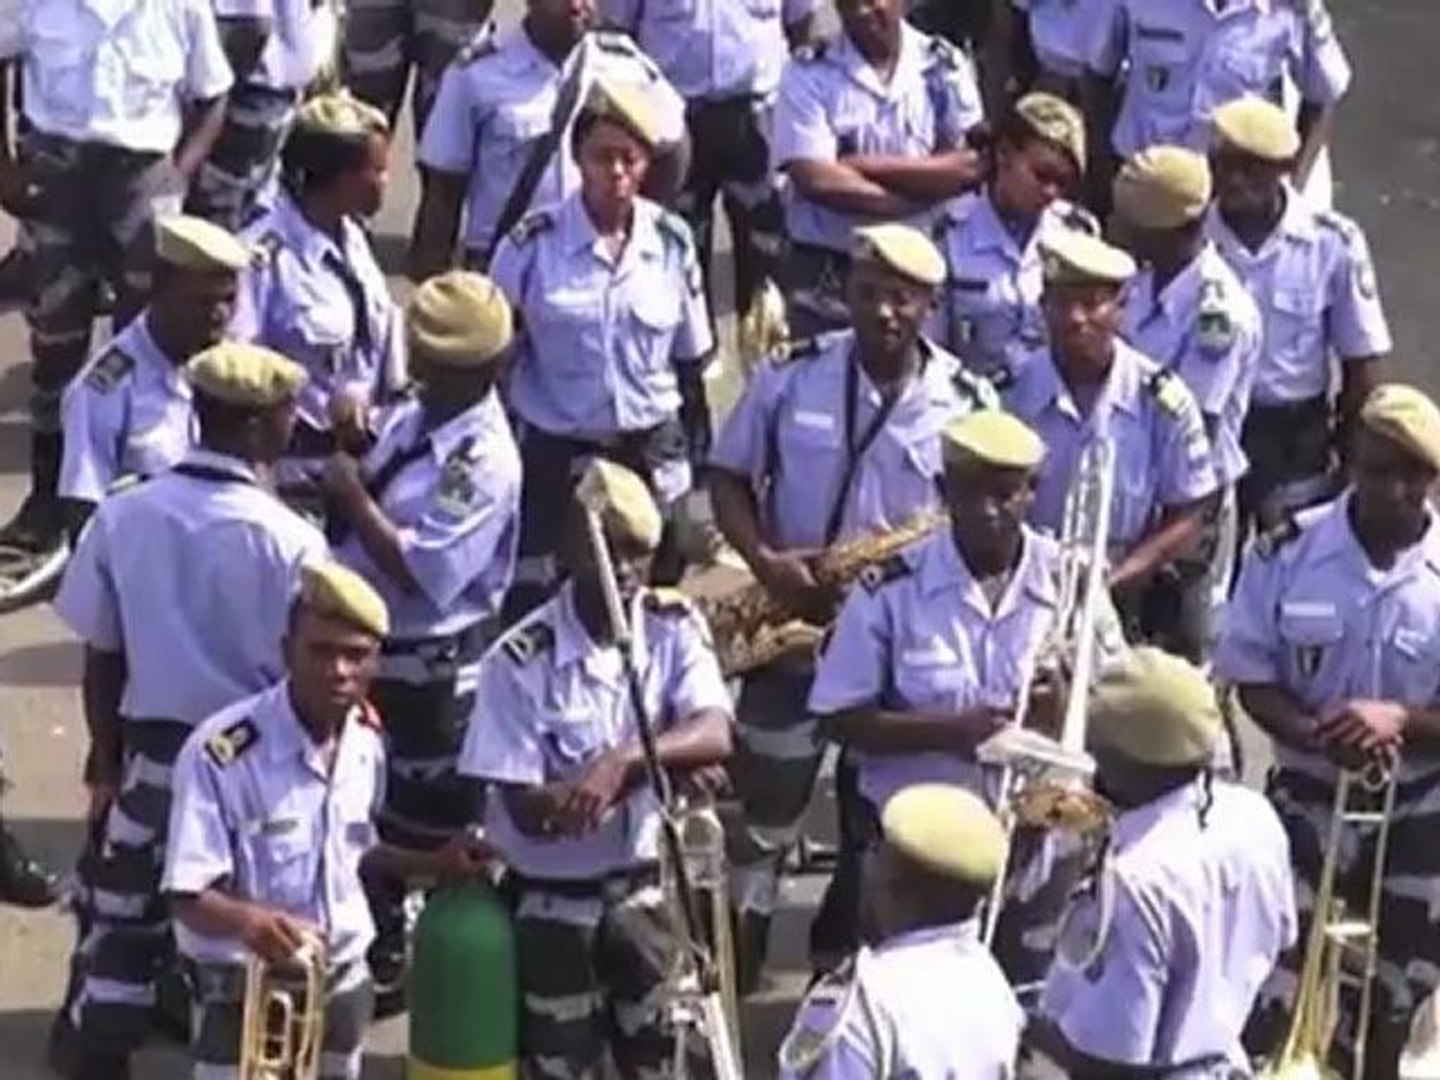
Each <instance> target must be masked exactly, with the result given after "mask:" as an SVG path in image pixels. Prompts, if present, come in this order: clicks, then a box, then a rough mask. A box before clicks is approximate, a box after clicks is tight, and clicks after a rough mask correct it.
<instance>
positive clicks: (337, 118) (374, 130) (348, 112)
mask: <svg viewBox="0 0 1440 1080" xmlns="http://www.w3.org/2000/svg"><path fill="white" fill-rule="evenodd" d="M295 128H296V129H297V130H299V131H310V132H316V133H318V134H322V135H377V134H378V135H386V134H389V132H390V121H389V120H387V119H386V117H385V114H384V113H383V112H381V111H380V110H379V109H377V108H375V106H373V105H369V104H367V103H366V102H363V101H361V100H360V99H359V98H357V97H354V96H352V95H351V94H350V92H349V91H348V90H339V91H336V92H334V93H330V94H320V95H318V96H316V97H313V98H311V99H310V100H309V101H307V102H305V104H303V105H301V106H300V109H299V111H298V112H296V114H295Z"/></svg>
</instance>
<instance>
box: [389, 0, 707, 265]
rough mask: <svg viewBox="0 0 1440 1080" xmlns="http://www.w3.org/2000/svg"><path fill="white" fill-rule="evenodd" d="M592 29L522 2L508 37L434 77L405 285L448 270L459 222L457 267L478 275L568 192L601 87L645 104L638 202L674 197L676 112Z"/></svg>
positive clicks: (572, 11) (541, 1)
mask: <svg viewBox="0 0 1440 1080" xmlns="http://www.w3.org/2000/svg"><path fill="white" fill-rule="evenodd" d="M595 17H596V8H595V0H528V2H527V4H526V9H525V17H524V19H523V20H521V22H520V23H519V24H518V25H517V26H514V27H511V28H509V29H507V30H505V31H503V32H500V33H498V34H494V35H490V36H487V37H485V38H483V39H477V41H476V42H475V43H474V44H473V45H472V46H471V47H470V48H468V49H466V50H465V51H464V52H463V53H461V54H460V56H459V57H458V58H457V60H456V62H455V63H454V64H453V65H451V67H450V68H449V69H448V70H447V71H446V72H445V77H444V79H443V80H442V82H441V84H440V93H439V95H438V96H437V97H436V99H435V109H434V112H433V114H432V117H433V118H432V120H431V121H430V122H428V123H427V124H426V126H425V128H424V132H423V137H422V138H421V140H420V145H419V149H418V150H417V153H416V156H417V158H418V160H419V162H420V164H421V165H422V166H424V169H425V174H426V181H425V186H424V190H423V191H422V193H421V201H420V209H419V210H418V212H417V214H416V218H415V234H414V238H413V240H412V242H411V248H410V276H411V277H412V278H413V279H415V280H416V281H423V280H424V279H425V278H427V277H429V276H430V275H432V274H438V273H439V272H440V271H441V270H444V269H445V268H446V267H448V266H449V265H450V264H451V260H452V256H453V254H454V249H455V245H456V235H457V233H458V232H460V226H461V220H462V217H463V220H464V232H463V236H462V238H461V247H462V249H463V261H464V264H465V265H466V266H468V267H470V268H471V269H475V270H484V269H486V268H487V267H488V266H489V264H490V262H491V260H492V258H493V257H494V253H495V248H496V247H497V245H498V244H499V243H500V241H501V239H503V237H504V235H505V233H507V232H508V231H509V230H510V229H511V228H512V227H514V226H515V225H516V224H518V223H519V221H520V220H521V219H522V218H524V217H525V216H526V215H527V214H528V213H529V212H530V211H531V210H534V209H538V208H541V207H545V206H549V205H550V204H552V203H557V202H559V201H561V200H562V199H564V198H567V197H568V196H570V195H573V194H574V193H575V192H576V191H578V190H579V188H580V185H581V173H580V169H579V165H578V163H577V161H576V160H575V157H574V155H573V153H572V146H573V144H574V140H573V138H572V137H571V129H572V126H573V123H574V120H575V116H576V114H577V112H578V108H579V106H580V105H582V104H583V103H584V101H585V99H586V97H587V96H588V94H589V91H590V88H591V86H592V85H593V82H594V80H595V79H596V78H598V77H600V76H602V75H603V76H604V77H606V78H608V79H612V80H615V81H617V82H626V83H632V84H634V85H636V86H641V87H644V88H645V90H646V93H647V94H648V95H649V96H650V97H651V99H652V102H651V104H652V107H653V108H654V111H655V112H656V120H657V144H658V145H657V148H656V153H655V155H654V158H655V160H654V161H652V163H651V171H650V172H647V174H646V179H645V183H644V185H643V187H642V191H643V192H644V193H645V194H647V195H649V196H651V197H654V198H655V199H656V200H657V201H660V202H665V201H668V199H669V196H670V195H671V194H673V192H674V191H675V190H676V189H677V188H678V186H679V184H680V183H681V181H682V180H683V179H684V175H683V173H684V170H683V165H682V163H681V161H680V158H681V157H683V153H681V151H680V149H679V147H680V144H681V143H683V142H684V138H685V103H684V101H683V100H682V99H681V97H680V96H679V94H678V93H676V91H675V89H674V87H672V86H671V85H670V83H669V82H668V81H667V80H666V79H665V77H664V76H663V75H662V74H661V73H660V69H659V68H658V67H656V66H655V63H654V61H652V60H651V59H650V58H649V57H647V56H646V55H645V54H644V53H643V52H641V51H640V49H639V47H638V46H636V44H635V42H634V41H632V40H631V39H630V38H628V37H626V36H625V35H624V34H620V33H612V32H610V31H604V30H593V29H592V27H593V25H594V22H595ZM666 174H668V175H666Z"/></svg>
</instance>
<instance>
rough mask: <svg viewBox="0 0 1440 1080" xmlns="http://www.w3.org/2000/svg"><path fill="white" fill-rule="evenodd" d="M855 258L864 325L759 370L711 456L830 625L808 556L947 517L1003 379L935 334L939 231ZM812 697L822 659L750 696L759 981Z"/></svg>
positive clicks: (754, 959)
mask: <svg viewBox="0 0 1440 1080" xmlns="http://www.w3.org/2000/svg"><path fill="white" fill-rule="evenodd" d="M852 250H853V255H854V257H853V260H852V262H851V269H850V272H849V279H848V283H847V291H848V300H849V307H850V311H851V317H852V319H853V321H854V324H855V328H854V330H850V331H843V332H838V333H835V334H830V335H826V336H824V337H821V338H819V339H816V340H812V341H808V342H802V343H800V344H798V345H796V346H795V347H794V348H792V349H791V350H789V352H788V353H787V354H786V355H783V356H779V357H776V358H774V359H773V360H772V361H771V362H769V363H768V364H766V365H764V366H762V367H760V368H759V369H757V370H756V372H755V373H754V375H753V376H752V377H751V378H750V380H749V382H748V383H747V385H746V387H745V391H744V393H743V395H742V396H741V398H740V401H739V403H738V404H737V405H736V406H735V408H734V410H733V411H732V412H731V414H730V416H729V417H728V418H727V420H726V422H725V426H724V428H723V430H722V431H721V434H720V437H719V439H718V441H717V443H716V446H715V451H714V453H713V455H712V456H711V470H710V490H711V497H712V498H713V499H714V503H715V517H716V522H717V524H718V525H719V527H720V529H721V531H722V532H723V533H724V535H725V538H726V540H728V541H729V542H730V543H731V544H732V545H733V546H734V548H735V550H736V551H737V552H738V553H739V555H740V557H741V558H743V559H744V560H745V563H746V564H747V565H748V566H749V568H750V570H751V571H752V572H753V573H754V575H755V577H756V578H757V579H758V580H759V582H760V583H761V584H762V585H764V587H765V588H766V590H767V591H768V592H769V593H770V594H771V595H772V596H774V597H775V598H776V599H778V600H779V601H780V602H781V603H783V604H784V605H785V606H786V607H787V608H789V609H790V610H791V611H793V612H795V613H796V614H797V615H798V616H801V617H803V618H805V619H806V620H807V621H809V622H811V623H812V624H814V625H816V626H824V625H826V624H828V623H829V622H830V619H831V618H832V616H833V614H834V607H835V603H836V601H837V600H838V598H837V597H834V596H831V595H829V594H828V593H827V592H826V591H825V590H822V589H820V588H819V587H818V586H817V585H816V582H815V578H814V576H813V573H812V570H811V568H810V565H809V563H808V562H807V557H808V556H809V555H811V554H814V553H816V552H818V551H819V550H821V549H823V548H825V547H828V546H830V545H832V544H834V543H836V542H837V541H840V540H847V539H853V538H855V537H856V536H859V535H863V534H866V533H872V532H874V533H878V532H884V531H886V530H889V529H894V528H898V527H900V526H903V525H908V524H912V523H913V522H914V520H915V519H916V518H917V517H918V516H920V515H921V514H923V513H924V512H926V511H927V510H930V509H932V508H934V506H935V504H936V502H937V501H938V500H937V494H938V493H937V491H936V486H935V479H936V477H937V476H938V475H939V472H940V437H939V436H940V429H941V428H942V427H943V426H944V424H945V422H946V421H947V420H949V419H951V418H952V417H954V416H956V415H959V414H963V413H965V412H968V411H970V410H971V409H975V408H980V407H986V406H995V405H998V399H997V398H996V396H995V392H994V390H993V389H992V388H991V387H990V385H989V384H988V383H986V382H985V381H984V380H982V379H979V378H977V377H975V376H973V375H971V374H970V373H969V372H968V371H966V370H965V369H964V367H963V366H962V365H961V364H960V363H959V361H958V360H957V359H956V358H955V357H953V356H951V355H950V354H948V353H946V352H945V351H944V350H943V349H941V348H939V347H938V346H936V345H934V344H933V343H931V342H930V341H929V340H928V339H926V338H924V337H923V336H922V333H921V329H922V326H923V324H924V322H925V319H926V317H927V316H928V315H929V314H930V312H931V311H932V310H933V308H934V305H935V301H936V295H937V292H938V290H939V287H940V284H941V282H942V281H943V279H944V276H945V266H944V262H943V260H942V259H941V258H940V253H939V252H938V251H936V250H935V247H934V245H933V244H931V243H930V241H929V240H928V239H926V237H925V236H924V234H923V233H920V232H918V231H917V230H915V229H911V228H909V227H908V226H904V225H874V226H867V227H865V228H862V229H860V230H858V231H857V234H856V240H855V245H854V247H853V249H852ZM809 686H810V671H809V665H808V663H805V662H797V661H792V660H789V659H785V660H782V661H779V662H777V663H775V664H772V665H768V666H766V667H763V668H760V669H758V670H756V671H754V672H752V673H750V674H748V675H747V676H746V678H745V681H744V685H743V689H742V691H741V695H740V702H739V721H740V727H739V746H738V748H737V753H736V758H735V762H734V768H733V774H734V782H735V785H736V788H737V792H738V794H739V796H740V799H741V802H742V804H743V807H744V812H745V828H744V830H743V831H742V832H741V833H740V834H739V835H737V836H735V837H732V841H733V842H732V850H731V852H730V864H731V867H730V869H731V875H730V880H731V886H732V892H733V899H734V902H735V906H736V908H737V909H738V912H739V914H740V916H741V930H742V933H741V938H742V941H743V944H742V947H741V949H740V953H741V956H742V960H743V962H742V964H741V974H742V977H743V980H744V981H753V980H754V978H756V977H758V973H759V971H758V969H759V966H760V964H761V962H762V961H763V958H764V955H765V942H766V938H767V936H768V932H769V930H768V928H769V919H770V914H771V912H772V911H773V910H774V904H775V898H776V892H777V889H778V887H779V870H780V864H781V862H782V861H783V859H784V857H785V855H786V852H787V851H788V849H789V848H790V847H791V846H792V845H793V843H794V842H795V840H796V838H797V833H798V829H799V823H800V819H801V817H802V815H803V814H804V811H805V807H806V804H807V803H808V802H809V800H810V793H811V789H812V788H813V786H814V782H815V774H816V770H817V769H818V768H819V764H820V758H821V755H822V751H823V745H822V743H821V742H820V740H819V738H818V737H817V734H816V731H815V725H814V724H813V722H811V721H810V720H809V719H808V717H807V716H806V709H805V698H806V695H807V693H808V692H809ZM852 881H853V878H852ZM836 903H837V904H838V903H839V901H838V900H837V901H836ZM846 906H850V905H846ZM819 925H820V926H821V927H823V926H824V925H825V920H823V919H822V920H821V921H820V924H819ZM822 936H823V935H822ZM827 951H828V949H827ZM837 959H838V957H837Z"/></svg>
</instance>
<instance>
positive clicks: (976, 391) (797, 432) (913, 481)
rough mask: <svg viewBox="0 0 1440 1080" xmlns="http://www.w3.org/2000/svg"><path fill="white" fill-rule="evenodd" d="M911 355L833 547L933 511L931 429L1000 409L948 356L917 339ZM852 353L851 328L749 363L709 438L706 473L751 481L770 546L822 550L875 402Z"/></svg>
mask: <svg viewBox="0 0 1440 1080" xmlns="http://www.w3.org/2000/svg"><path fill="white" fill-rule="evenodd" d="M922 348H923V349H924V350H925V353H926V359H925V363H924V367H923V368H922V369H921V370H920V372H919V373H918V374H917V375H914V376H912V377H911V379H910V381H909V382H908V383H907V384H906V386H905V387H904V388H903V389H902V390H901V392H900V397H899V398H898V399H897V401H896V403H895V405H894V407H893V408H892V409H891V410H890V413H889V415H888V416H886V417H885V418H884V426H883V427H881V428H880V430H879V431H878V432H877V433H876V435H875V437H874V439H873V440H872V441H871V443H870V445H869V446H868V448H865V449H864V451H863V453H861V455H860V459H859V464H858V466H857V467H856V469H855V474H854V477H853V479H852V482H851V484H850V488H849V491H848V492H847V493H846V499H845V509H844V512H843V514H842V515H841V519H840V528H839V530H838V532H837V533H836V535H835V537H834V538H833V539H835V540H842V539H845V538H848V537H851V536H854V535H856V534H858V533H866V532H876V531H884V530H887V529H892V528H896V527H898V526H900V525H903V524H907V523H909V522H910V521H911V520H912V519H914V518H916V517H917V516H919V515H920V514H922V513H924V512H925V511H927V510H929V509H931V508H933V507H934V506H935V505H936V503H937V502H938V500H939V494H938V492H937V489H936V486H935V479H936V477H938V476H939V475H940V471H941V470H940V432H941V430H942V429H943V428H944V427H945V425H946V423H948V422H949V421H950V420H952V419H954V418H955V417H957V416H963V415H965V414H966V413H968V412H971V411H973V410H975V409H977V408H986V407H995V406H997V405H998V403H999V399H998V398H997V396H996V394H995V391H994V389H993V388H992V387H991V386H990V384H989V383H987V382H985V381H984V380H983V379H979V378H976V377H975V376H973V375H971V374H970V373H969V372H967V371H965V370H963V368H961V366H960V362H959V361H958V360H957V359H956V358H955V357H953V356H951V355H950V354H949V353H947V352H945V351H944V350H942V349H939V348H937V347H936V346H934V345H932V344H930V343H929V342H927V341H923V340H922ZM855 350H856V344H855V333H854V331H851V330H841V331H836V332H835V333H832V334H826V335H824V336H822V337H820V338H817V339H815V340H814V341H811V342H808V343H806V344H804V345H801V346H797V347H796V348H794V349H792V350H791V352H790V353H789V354H788V355H785V356H781V357H776V358H773V359H772V360H771V361H770V362H768V363H766V364H764V365H763V366H761V367H759V368H757V369H756V370H755V371H754V372H753V373H752V374H751V376H750V378H749V379H748V380H747V382H746V384H745V390H744V393H743V394H742V395H741V397H740V400H739V402H738V403H737V404H736V405H735V407H734V409H732V410H731V412H730V415H729V416H728V417H726V420H725V423H724V425H723V426H722V427H721V429H720V434H719V437H718V438H717V439H716V440H715V446H714V449H713V451H712V452H711V455H710V464H711V466H712V467H714V468H717V469H723V470H724V471H726V472H729V473H735V474H736V475H738V476H740V477H742V478H744V479H746V480H748V481H749V482H750V484H751V487H752V489H753V490H754V492H755V498H756V500H757V502H758V504H759V505H760V507H761V519H762V521H763V522H764V525H765V532H766V535H767V536H768V537H769V539H770V542H771V543H772V544H775V545H778V546H779V547H781V548H786V549H789V548H815V547H822V546H824V545H825V543H826V537H825V526H826V525H827V524H828V522H829V518H830V515H831V513H832V508H833V507H834V505H835V502H836V500H837V499H838V498H839V496H840V484H841V481H842V479H843V477H844V473H845V470H846V466H847V463H848V461H849V459H850V455H851V453H852V447H853V448H854V449H857V450H858V449H860V448H861V443H862V442H863V437H864V435H865V434H866V433H867V432H868V431H869V430H870V429H871V428H872V427H873V425H874V424H875V421H876V418H877V417H878V416H879V415H880V411H881V409H882V407H883V403H882V399H881V396H880V392H879V390H877V389H876V388H875V386H874V384H873V383H871V381H870V379H869V377H868V376H867V375H866V374H865V372H864V371H863V370H862V369H861V367H860V363H859V360H858V358H857V357H856V356H855ZM852 379H853V380H854V381H853V385H854V389H855V397H854V401H855V409H854V416H853V417H851V416H849V415H847V413H848V410H847V397H848V395H847V389H848V386H847V384H848V383H850V381H851V380H852ZM852 420H853V423H852V422H851V421H852Z"/></svg>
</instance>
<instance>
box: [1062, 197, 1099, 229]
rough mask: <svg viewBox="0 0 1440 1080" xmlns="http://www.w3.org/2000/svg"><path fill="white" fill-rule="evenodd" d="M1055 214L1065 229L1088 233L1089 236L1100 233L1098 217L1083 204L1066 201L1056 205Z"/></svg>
mask: <svg viewBox="0 0 1440 1080" xmlns="http://www.w3.org/2000/svg"><path fill="white" fill-rule="evenodd" d="M1056 216H1057V217H1059V219H1060V222H1061V223H1062V224H1063V225H1064V226H1065V227H1066V228H1067V229H1074V230H1075V231H1076V232H1083V233H1089V234H1090V235H1091V236H1099V235H1100V221H1099V219H1098V218H1096V216H1095V215H1094V214H1092V213H1091V212H1090V211H1089V210H1086V209H1085V208H1084V207H1083V206H1077V205H1076V204H1074V203H1067V204H1065V205H1064V206H1060V207H1056Z"/></svg>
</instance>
